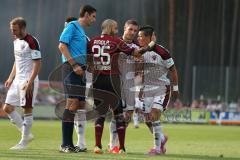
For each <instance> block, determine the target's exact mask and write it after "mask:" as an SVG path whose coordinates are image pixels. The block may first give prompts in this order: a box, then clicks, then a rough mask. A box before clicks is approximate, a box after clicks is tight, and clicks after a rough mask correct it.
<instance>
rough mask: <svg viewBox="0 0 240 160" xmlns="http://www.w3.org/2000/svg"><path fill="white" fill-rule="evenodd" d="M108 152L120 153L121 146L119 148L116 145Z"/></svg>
mask: <svg viewBox="0 0 240 160" xmlns="http://www.w3.org/2000/svg"><path fill="white" fill-rule="evenodd" d="M108 152H109V153H113V154H118V153H119V148H118V146H115V147H113V148H112V149H109V150H108Z"/></svg>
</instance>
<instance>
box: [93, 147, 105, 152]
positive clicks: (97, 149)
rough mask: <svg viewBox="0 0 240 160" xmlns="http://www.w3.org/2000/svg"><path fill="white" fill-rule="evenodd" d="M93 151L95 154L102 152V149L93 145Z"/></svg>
mask: <svg viewBox="0 0 240 160" xmlns="http://www.w3.org/2000/svg"><path fill="white" fill-rule="evenodd" d="M93 152H94V153H96V154H103V150H102V149H101V148H100V147H98V146H95V147H94V149H93Z"/></svg>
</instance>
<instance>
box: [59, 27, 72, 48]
mask: <svg viewBox="0 0 240 160" xmlns="http://www.w3.org/2000/svg"><path fill="white" fill-rule="evenodd" d="M73 30H74V25H73V24H71V23H70V24H68V25H67V26H66V27H65V28H64V30H63V32H62V34H61V36H60V39H59V42H62V43H65V44H69V42H70V41H71V39H72V37H73Z"/></svg>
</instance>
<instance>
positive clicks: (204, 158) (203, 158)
mask: <svg viewBox="0 0 240 160" xmlns="http://www.w3.org/2000/svg"><path fill="white" fill-rule="evenodd" d="M128 155H132V156H134V157H143V156H145V157H146V158H147V157H148V158H147V159H149V158H150V159H151V158H154V159H155V157H159V158H161V157H162V158H167V159H198V160H239V158H235V157H224V155H219V156H208V155H192V154H166V155H159V156H149V155H147V154H145V155H143V154H142V153H136V152H134V153H128Z"/></svg>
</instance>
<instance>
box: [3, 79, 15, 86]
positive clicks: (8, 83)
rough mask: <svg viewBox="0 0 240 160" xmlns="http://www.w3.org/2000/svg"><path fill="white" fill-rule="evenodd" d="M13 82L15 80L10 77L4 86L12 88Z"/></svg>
mask: <svg viewBox="0 0 240 160" xmlns="http://www.w3.org/2000/svg"><path fill="white" fill-rule="evenodd" d="M12 82H13V80H12V79H10V78H8V79H7V80H6V81H5V83H4V86H5V87H6V88H10V86H11V84H12Z"/></svg>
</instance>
